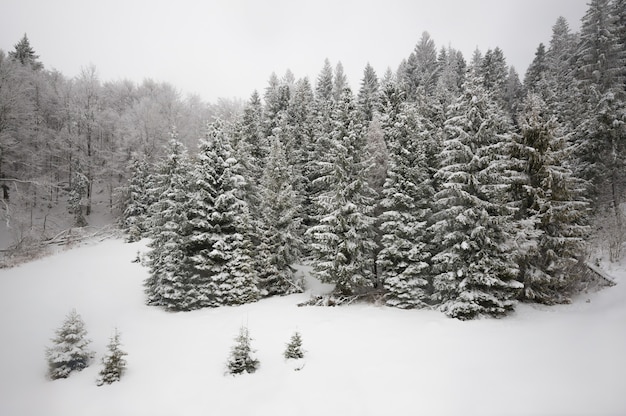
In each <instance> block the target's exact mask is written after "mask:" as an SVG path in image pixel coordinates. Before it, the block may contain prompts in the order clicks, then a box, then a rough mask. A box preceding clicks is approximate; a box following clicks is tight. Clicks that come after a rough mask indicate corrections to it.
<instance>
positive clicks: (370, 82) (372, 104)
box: [358, 62, 379, 121]
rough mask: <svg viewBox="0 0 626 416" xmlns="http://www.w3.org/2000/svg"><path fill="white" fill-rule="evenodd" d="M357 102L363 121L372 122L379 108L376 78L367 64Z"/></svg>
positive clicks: (372, 69)
mask: <svg viewBox="0 0 626 416" xmlns="http://www.w3.org/2000/svg"><path fill="white" fill-rule="evenodd" d="M358 102H359V107H360V108H361V112H362V113H363V118H364V119H365V121H372V119H373V118H374V113H375V112H376V110H377V108H378V106H379V97H378V77H377V76H376V72H375V71H374V68H372V66H371V65H370V64H369V62H368V64H367V65H366V66H365V70H364V71H363V79H362V80H361V89H360V90H359V95H358Z"/></svg>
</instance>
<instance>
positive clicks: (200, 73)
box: [0, 0, 587, 101]
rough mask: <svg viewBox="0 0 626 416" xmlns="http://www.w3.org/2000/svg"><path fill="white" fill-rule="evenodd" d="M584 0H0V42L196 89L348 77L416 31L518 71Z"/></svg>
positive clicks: (212, 92)
mask: <svg viewBox="0 0 626 416" xmlns="http://www.w3.org/2000/svg"><path fill="white" fill-rule="evenodd" d="M586 9H587V5H586V0H439V1H435V0H428V1H423V0H412V1H407V0H358V1H356V0H355V1H353V0H315V1H297V0H267V1H259V0H257V1H254V0H176V1H174V0H170V1H163V0H150V1H148V0H107V1H101V0H100V1H97V2H94V1H91V0H54V1H52V0H1V2H0V49H3V50H5V51H9V50H12V49H13V45H14V44H15V43H16V42H17V41H18V40H19V39H20V38H21V37H22V35H23V34H24V33H27V34H28V37H29V39H30V41H31V45H32V46H33V48H34V49H35V50H36V52H37V53H38V54H39V55H40V59H41V60H42V62H43V63H44V65H46V67H47V68H56V69H58V70H60V71H61V72H63V73H64V74H65V75H66V76H70V77H71V76H75V75H77V74H78V73H79V71H80V69H81V67H84V66H87V65H89V64H93V65H95V67H96V69H97V71H98V74H99V76H100V79H101V80H103V81H108V80H117V79H122V78H128V79H131V80H133V81H136V82H140V81H141V80H142V79H144V78H152V79H154V80H157V81H166V82H169V83H171V84H173V85H174V86H175V87H177V88H178V89H179V90H181V92H183V93H197V94H199V95H200V96H201V97H202V98H204V99H206V100H210V101H213V100H215V99H216V98H217V97H233V96H237V97H242V98H247V97H249V95H250V93H251V92H252V91H253V90H254V89H258V90H259V91H263V90H264V88H265V87H266V85H267V80H268V78H269V75H270V74H271V73H272V72H273V71H274V72H276V73H277V74H278V75H279V76H280V75H283V74H284V73H285V71H286V70H287V69H291V71H292V72H293V73H294V75H295V76H296V78H299V77H304V76H309V78H310V80H311V81H312V82H314V81H315V79H316V77H317V75H318V73H319V71H320V69H321V68H322V65H323V63H324V59H325V58H329V59H330V61H331V63H332V64H333V65H334V64H335V63H336V62H337V61H341V62H342V63H343V66H344V70H345V72H346V74H347V76H348V79H349V81H350V83H351V85H352V86H353V87H354V88H357V87H358V84H359V82H360V79H361V77H362V73H363V68H364V67H365V65H366V63H367V62H370V63H371V64H372V66H373V67H374V69H375V70H376V71H377V73H378V74H379V76H382V74H383V73H384V71H385V70H386V68H387V67H388V66H389V67H391V68H392V69H394V70H395V69H396V67H397V65H398V64H399V63H400V61H401V60H402V59H403V58H406V57H408V55H409V54H410V53H411V51H412V50H413V47H414V46H415V44H416V43H417V41H418V40H419V38H420V37H421V34H422V32H423V31H428V32H429V33H430V35H431V37H432V38H433V39H434V41H435V42H436V44H437V48H439V47H441V46H448V45H450V46H452V47H454V48H456V49H459V50H461V51H462V52H463V54H464V55H465V58H466V59H467V60H469V58H470V57H471V53H472V52H473V51H474V49H475V48H476V47H478V48H479V49H480V50H482V51H483V52H485V51H486V50H487V49H488V48H494V47H496V46H499V47H500V48H501V49H502V50H503V51H504V53H505V56H506V58H507V63H508V64H509V65H513V66H515V67H516V69H517V71H518V72H519V73H520V76H523V75H524V73H525V71H526V68H527V66H528V64H529V63H530V62H531V60H532V58H533V56H534V53H535V50H536V48H537V46H538V44H539V43H540V42H544V43H546V44H547V43H548V42H549V40H550V36H551V32H552V25H553V24H554V23H555V21H556V19H557V17H558V16H564V17H565V18H566V19H567V20H568V22H569V24H570V28H571V29H572V30H573V31H578V30H579V27H580V19H581V17H582V16H583V15H584V13H585V11H586Z"/></svg>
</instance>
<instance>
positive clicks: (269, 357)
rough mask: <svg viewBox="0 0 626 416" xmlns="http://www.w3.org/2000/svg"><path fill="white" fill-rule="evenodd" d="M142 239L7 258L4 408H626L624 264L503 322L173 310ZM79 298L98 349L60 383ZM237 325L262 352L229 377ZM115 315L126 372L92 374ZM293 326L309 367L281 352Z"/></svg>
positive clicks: (1, 328)
mask: <svg viewBox="0 0 626 416" xmlns="http://www.w3.org/2000/svg"><path fill="white" fill-rule="evenodd" d="M145 249H146V248H145V244H143V243H134V244H125V243H123V242H122V241H120V240H107V241H105V242H103V243H99V244H94V245H88V246H84V247H80V248H76V249H73V250H70V251H66V252H63V253H60V254H58V255H55V256H52V257H47V258H44V259H40V260H38V261H35V262H32V263H29V264H25V265H22V266H21V267H18V268H13V269H3V270H0V334H1V341H0V342H1V344H0V345H1V348H0V352H1V354H0V415H6V416H12V415H15V416H18V415H19V416H21V415H33V416H39V415H50V416H55V415H59V416H60V415H63V416H68V415H69V416H71V415H107V416H110V415H129V416H130V415H133V416H135V415H150V416H153V415H155V416H158V415H163V416H166V415H208V414H213V415H222V416H224V415H272V416H280V415H320V414H328V415H390V414H394V415H416V414H423V415H461V414H462V415H501V416H504V415H562V414H567V415H589V414H593V415H619V414H626V395H624V394H623V393H624V391H626V382H625V381H624V380H625V378H624V374H626V290H625V289H624V287H623V286H624V283H621V284H620V282H624V280H625V279H624V277H623V276H624V275H626V272H625V271H624V270H625V268H623V267H622V268H619V269H615V270H611V271H610V272H611V273H612V274H613V275H614V276H616V277H617V278H618V285H617V286H615V287H614V288H611V289H606V290H604V291H601V292H598V293H593V294H588V295H585V296H584V297H582V298H581V299H579V300H577V301H576V302H574V303H573V304H572V305H564V306H556V307H550V308H548V307H538V306H528V305H520V306H518V308H517V312H516V313H515V314H513V315H512V316H510V317H507V318H504V319H499V320H496V319H479V320H475V321H469V322H460V321H457V320H452V319H449V318H446V317H445V316H444V315H443V314H441V313H440V312H437V311H425V310H410V311H405V310H399V309H394V308H387V307H380V306H375V305H362V304H361V305H351V306H346V307H339V308H324V307H297V306H296V304H297V303H299V302H301V301H303V300H305V299H308V297H309V293H305V294H300V295H291V296H286V297H280V298H272V299H266V300H262V301H260V302H257V303H253V304H249V305H244V306H239V307H222V308H217V309H204V310H200V311H194V312H181V313H171V312H165V311H163V310H161V309H159V308H155V307H149V306H145V305H144V294H143V287H142V281H143V280H144V279H145V278H146V277H147V269H145V268H144V267H143V266H141V265H140V264H137V263H132V262H131V261H132V260H133V259H134V258H135V256H136V253H137V251H138V250H141V251H145ZM304 270H306V269H304ZM324 289H325V286H324V285H320V284H316V285H313V289H312V290H313V291H315V292H316V293H319V292H321V291H323V290H324ZM587 299H589V300H590V302H589V303H587V302H586V300H587ZM72 308H76V310H77V311H78V313H79V314H80V315H81V316H82V318H83V320H84V321H85V324H86V328H87V330H88V333H89V337H90V338H91V339H92V340H93V343H92V344H91V347H92V349H93V350H95V351H96V359H95V361H94V362H93V363H92V365H91V366H90V367H88V368H87V369H85V370H84V371H82V372H79V373H73V374H72V375H71V376H70V377H69V378H68V379H63V380H56V381H50V380H47V379H46V370H47V366H46V361H45V356H44V350H45V347H46V346H49V345H51V342H50V338H52V337H53V335H54V331H55V330H56V329H57V328H58V327H59V326H60V325H61V324H62V322H63V320H64V318H65V316H66V315H67V313H69V311H70V310H71V309H72ZM242 324H247V325H248V327H249V330H250V335H251V337H252V338H253V340H252V346H253V348H254V349H256V350H257V353H256V357H257V358H258V359H259V360H260V363H261V365H260V368H259V370H258V371H257V372H256V373H254V374H244V375H241V376H236V377H233V376H230V375H225V363H226V360H227V358H228V354H229V352H230V348H231V347H232V346H233V345H234V338H235V336H236V335H237V333H238V331H239V327H240V326H241V325H242ZM116 326H117V327H118V329H119V330H120V332H121V343H122V349H123V350H124V351H126V352H128V356H127V357H126V359H127V361H128V367H127V372H126V373H125V375H124V376H123V377H122V380H121V382H119V383H114V384H111V385H105V386H102V387H97V386H96V384H95V380H96V378H97V376H98V372H99V371H100V369H101V363H100V360H101V358H102V356H103V354H104V352H105V350H106V345H107V343H108V341H109V337H110V336H111V335H112V333H113V329H114V328H115V327H116ZM296 330H298V331H299V332H300V333H301V335H302V340H303V349H304V350H306V355H305V359H304V363H303V364H304V368H302V370H300V371H294V370H293V367H294V366H293V365H292V364H290V363H287V362H285V360H284V358H283V356H282V354H283V351H284V349H285V346H286V344H287V343H288V342H289V339H290V337H291V335H292V334H293V332H294V331H296Z"/></svg>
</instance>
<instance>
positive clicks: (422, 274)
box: [377, 96, 436, 308]
mask: <svg viewBox="0 0 626 416" xmlns="http://www.w3.org/2000/svg"><path fill="white" fill-rule="evenodd" d="M389 99H390V100H393V99H394V97H393V96H391V97H389ZM384 108H386V109H387V110H389V113H385V114H384V115H383V131H384V132H385V141H386V143H387V146H388V149H389V162H388V169H387V180H386V181H385V184H384V188H383V195H384V198H383V200H382V202H381V205H382V207H383V210H384V211H383V213H382V214H381V215H380V217H379V222H380V229H381V232H382V234H383V235H382V240H381V245H382V249H381V251H380V252H379V254H378V259H377V264H378V266H379V270H380V275H381V278H382V280H383V282H384V286H385V289H386V290H387V304H388V305H390V306H396V307H400V308H413V307H421V306H424V305H425V304H426V303H427V302H428V296H429V295H430V282H429V264H428V261H429V257H430V255H429V253H428V247H427V241H428V240H429V238H427V237H426V223H427V220H428V218H429V216H430V204H431V202H432V195H433V193H434V189H433V183H432V180H431V176H430V172H429V169H428V167H429V166H428V160H427V158H428V155H429V151H428V150H429V149H428V146H429V142H432V141H433V135H435V134H436V128H435V126H433V125H432V124H431V123H430V122H429V121H428V120H427V119H425V118H423V117H422V116H421V115H419V114H418V112H417V110H416V108H415V106H414V105H411V104H404V105H402V107H401V108H399V109H395V110H394V108H393V104H391V103H388V105H386V106H385V107H384ZM398 110H399V111H398Z"/></svg>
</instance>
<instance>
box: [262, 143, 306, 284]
mask: <svg viewBox="0 0 626 416" xmlns="http://www.w3.org/2000/svg"><path fill="white" fill-rule="evenodd" d="M291 177H292V174H291V169H290V167H289V165H288V163H287V159H286V158H285V152H284V148H283V145H282V143H281V141H280V139H279V138H274V139H273V141H272V146H271V149H270V156H269V158H268V162H267V167H266V169H265V173H264V175H263V180H262V188H263V208H262V216H263V224H264V228H263V230H262V232H263V236H262V238H261V241H262V244H263V245H264V250H263V251H264V253H265V255H264V256H263V259H261V262H262V267H261V268H260V270H261V272H260V276H259V286H260V288H261V290H262V293H263V294H264V295H266V296H271V295H285V294H289V293H296V292H301V291H302V290H303V288H302V286H301V283H299V282H297V281H296V279H295V269H294V268H293V267H292V266H293V264H294V263H295V262H296V261H297V260H298V259H299V257H300V252H301V248H302V239H301V233H300V222H301V220H300V218H299V217H298V207H297V205H296V201H297V195H296V193H295V191H294V189H293V187H292V186H291Z"/></svg>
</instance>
